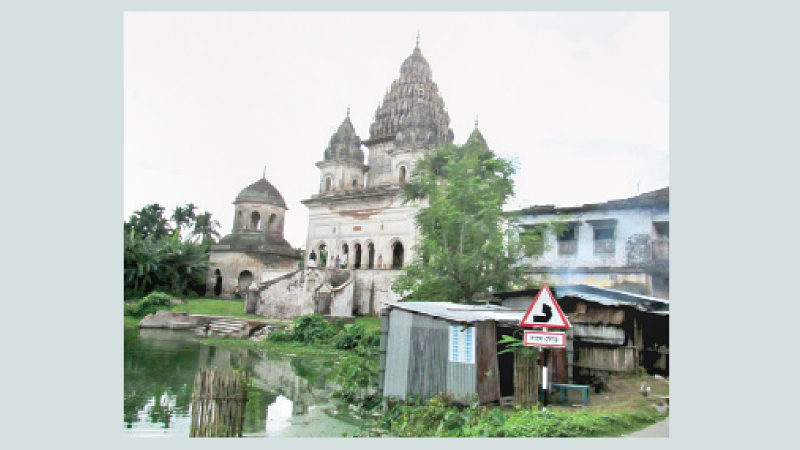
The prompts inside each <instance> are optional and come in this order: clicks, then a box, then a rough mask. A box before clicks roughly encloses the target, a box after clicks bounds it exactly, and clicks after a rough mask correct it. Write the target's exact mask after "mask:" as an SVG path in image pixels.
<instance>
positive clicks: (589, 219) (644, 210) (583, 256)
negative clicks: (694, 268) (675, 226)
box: [511, 187, 669, 299]
mask: <svg viewBox="0 0 800 450" xmlns="http://www.w3.org/2000/svg"><path fill="white" fill-rule="evenodd" d="M511 215H512V216H514V218H515V219H517V220H518V221H519V223H520V224H521V225H522V227H523V228H524V229H527V230H529V231H531V232H540V233H544V241H545V251H544V253H543V254H542V256H541V257H540V258H538V259H536V260H533V261H531V260H527V261H525V263H526V264H527V265H528V266H529V267H530V270H529V272H530V274H531V276H532V278H533V279H534V280H537V281H542V282H547V283H549V284H589V285H593V286H598V287H604V288H611V289H618V290H621V291H626V292H632V293H635V294H641V295H648V296H654V297H659V298H665V299H668V298H669V187H666V188H663V189H659V190H656V191H653V192H648V193H645V194H641V195H637V196H635V197H631V198H627V199H622V200H611V201H608V202H604V203H595V204H585V205H581V206H573V207H555V206H554V205H535V206H531V207H529V208H525V209H522V210H519V211H514V212H512V213H511ZM548 223H559V224H562V225H564V226H565V227H566V229H565V230H562V232H561V233H560V234H559V235H558V236H556V235H555V233H553V232H548V231H544V229H545V228H544V227H543V225H544V224H548Z"/></svg>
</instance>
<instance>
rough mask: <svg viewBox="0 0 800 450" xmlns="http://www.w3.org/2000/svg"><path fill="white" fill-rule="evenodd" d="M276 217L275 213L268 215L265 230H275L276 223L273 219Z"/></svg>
mask: <svg viewBox="0 0 800 450" xmlns="http://www.w3.org/2000/svg"><path fill="white" fill-rule="evenodd" d="M277 218H278V216H276V215H275V214H272V215H270V216H269V220H268V221H267V230H269V231H275V225H276V221H275V219H277Z"/></svg>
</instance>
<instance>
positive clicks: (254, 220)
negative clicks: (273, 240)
mask: <svg viewBox="0 0 800 450" xmlns="http://www.w3.org/2000/svg"><path fill="white" fill-rule="evenodd" d="M250 224H251V225H252V227H253V229H254V230H258V229H259V227H260V226H261V214H259V213H258V211H253V214H251V215H250Z"/></svg>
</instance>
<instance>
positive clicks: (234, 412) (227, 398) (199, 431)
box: [189, 369, 249, 437]
mask: <svg viewBox="0 0 800 450" xmlns="http://www.w3.org/2000/svg"><path fill="white" fill-rule="evenodd" d="M248 381H249V380H248V376H247V374H246V373H241V372H228V371H226V372H217V371H214V370H207V369H200V371H199V372H197V375H196V376H195V378H194V392H193V394H192V426H191V432H190V434H189V436H190V437H242V424H243V423H244V413H245V405H246V404H247V383H248Z"/></svg>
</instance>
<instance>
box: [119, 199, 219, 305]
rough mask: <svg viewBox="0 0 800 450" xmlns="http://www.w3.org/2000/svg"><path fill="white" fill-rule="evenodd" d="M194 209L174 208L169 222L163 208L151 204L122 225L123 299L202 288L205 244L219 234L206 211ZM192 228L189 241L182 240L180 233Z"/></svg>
mask: <svg viewBox="0 0 800 450" xmlns="http://www.w3.org/2000/svg"><path fill="white" fill-rule="evenodd" d="M196 208H197V207H196V206H195V205H193V204H191V203H190V204H188V205H186V206H185V207H180V206H179V207H177V208H175V211H174V212H173V214H172V217H171V219H172V222H170V221H169V220H168V219H167V218H165V217H164V208H163V207H162V206H160V205H158V204H152V205H147V206H145V207H144V208H142V209H141V210H139V211H136V212H134V213H133V214H132V215H131V217H130V219H129V220H128V221H127V222H125V224H124V229H125V234H124V245H125V249H124V280H125V298H131V297H137V296H141V295H144V294H145V293H147V292H150V291H152V290H155V289H164V290H168V291H170V292H171V293H172V294H173V295H183V294H185V293H187V292H189V291H190V290H191V289H195V290H199V291H202V290H203V289H204V288H205V275H206V271H207V270H208V265H209V262H208V245H209V244H210V243H213V242H214V236H218V235H219V233H217V232H216V230H215V228H216V227H218V226H219V224H218V223H217V222H216V221H215V220H212V219H211V214H210V213H208V212H206V213H203V214H200V215H196V214H195V212H194V210H195V209H196ZM192 227H194V231H193V233H192V234H191V236H190V238H189V239H186V240H183V239H182V238H181V231H182V230H183V229H187V230H188V229H190V228H192Z"/></svg>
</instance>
